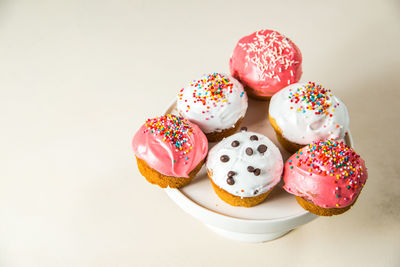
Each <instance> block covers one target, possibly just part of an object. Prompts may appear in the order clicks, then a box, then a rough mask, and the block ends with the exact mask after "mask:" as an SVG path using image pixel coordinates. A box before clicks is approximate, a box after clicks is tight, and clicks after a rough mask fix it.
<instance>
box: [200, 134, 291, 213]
mask: <svg viewBox="0 0 400 267" xmlns="http://www.w3.org/2000/svg"><path fill="white" fill-rule="evenodd" d="M206 166H207V173H208V176H209V178H210V181H211V184H212V186H213V188H214V191H215V193H216V194H217V195H218V196H219V198H220V199H222V200H223V201H225V202H226V203H228V204H230V205H232V206H242V207H252V206H255V205H257V204H259V203H261V202H262V201H264V200H265V199H266V198H267V196H268V195H269V193H271V191H272V189H273V188H274V187H275V186H276V185H277V184H278V183H279V181H280V180H281V176H282V170H283V161H282V155H281V153H280V152H279V149H278V148H277V147H276V146H275V145H274V144H273V143H272V142H271V140H269V139H268V138H267V137H265V136H264V135H261V134H258V133H253V132H246V131H241V132H239V133H236V134H234V135H231V136H229V137H227V138H225V139H223V140H222V141H221V142H219V143H218V144H216V145H215V146H214V147H213V148H212V149H211V150H210V152H209V154H208V157H207V163H206Z"/></svg>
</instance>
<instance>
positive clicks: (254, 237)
mask: <svg viewBox="0 0 400 267" xmlns="http://www.w3.org/2000/svg"><path fill="white" fill-rule="evenodd" d="M206 226H207V227H208V228H210V229H211V230H212V231H213V232H215V233H217V234H219V235H221V236H223V237H226V238H229V239H232V240H235V241H240V242H246V243H261V242H267V241H271V240H274V239H277V238H279V237H282V236H284V235H286V234H287V233H289V232H290V231H291V230H289V231H283V232H273V233H265V234H247V233H240V232H231V231H227V230H225V229H222V228H218V227H215V226H212V225H209V224H206Z"/></svg>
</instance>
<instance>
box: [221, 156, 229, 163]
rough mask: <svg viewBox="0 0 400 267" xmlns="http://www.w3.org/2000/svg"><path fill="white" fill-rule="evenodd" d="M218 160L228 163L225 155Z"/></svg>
mask: <svg viewBox="0 0 400 267" xmlns="http://www.w3.org/2000/svg"><path fill="white" fill-rule="evenodd" d="M219 159H220V160H221V161H222V162H228V161H229V157H228V156H227V155H222V156H221V157H220V158H219Z"/></svg>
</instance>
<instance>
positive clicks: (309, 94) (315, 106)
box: [289, 82, 339, 117]
mask: <svg viewBox="0 0 400 267" xmlns="http://www.w3.org/2000/svg"><path fill="white" fill-rule="evenodd" d="M331 97H332V94H331V90H329V89H325V88H323V87H322V86H321V85H319V84H315V83H314V82H308V84H307V85H306V86H305V87H301V88H297V89H290V93H289V99H290V102H291V103H293V104H299V103H300V107H298V108H297V109H296V111H298V112H302V113H306V111H307V110H310V111H314V113H315V115H319V114H325V115H327V116H330V117H332V113H333V112H334V111H335V108H337V107H338V106H339V103H337V104H336V105H334V106H333V107H332V108H331V106H332V101H331ZM290 109H293V107H290Z"/></svg>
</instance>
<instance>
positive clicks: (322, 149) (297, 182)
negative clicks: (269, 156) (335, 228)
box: [283, 139, 368, 216]
mask: <svg viewBox="0 0 400 267" xmlns="http://www.w3.org/2000/svg"><path fill="white" fill-rule="evenodd" d="M367 178H368V173H367V168H366V167H365V162H364V160H363V159H362V158H361V157H360V156H359V155H358V154H357V153H356V152H355V151H354V150H353V149H352V148H350V147H349V146H347V145H346V144H344V143H343V142H339V141H335V140H333V139H330V140H324V141H317V142H314V143H312V144H310V145H308V146H305V147H303V148H302V149H300V150H299V151H297V152H296V153H295V154H294V155H293V156H291V157H290V158H289V160H288V161H287V162H286V163H285V169H284V175H283V180H284V182H285V185H284V187H283V188H284V189H285V190H286V191H287V192H289V193H291V194H294V195H295V196H296V200H297V202H298V203H299V204H300V205H301V206H302V207H303V208H304V209H306V210H308V211H310V212H311V213H314V214H316V215H321V216H332V215H338V214H341V213H343V212H346V211H347V210H349V209H350V207H351V206H352V205H354V203H355V202H356V200H357V197H358V196H359V194H360V192H361V190H362V188H363V186H364V184H365V182H366V180H367Z"/></svg>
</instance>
